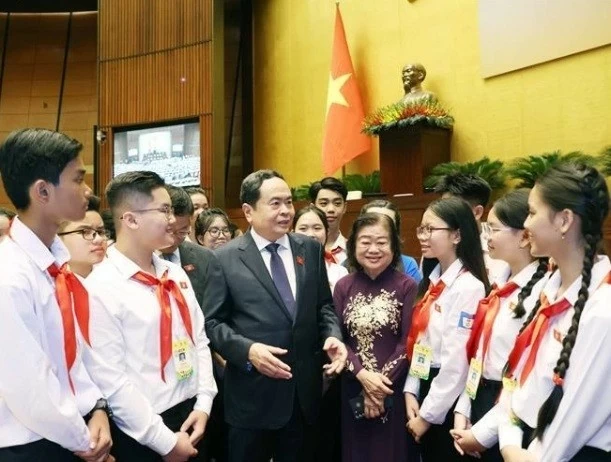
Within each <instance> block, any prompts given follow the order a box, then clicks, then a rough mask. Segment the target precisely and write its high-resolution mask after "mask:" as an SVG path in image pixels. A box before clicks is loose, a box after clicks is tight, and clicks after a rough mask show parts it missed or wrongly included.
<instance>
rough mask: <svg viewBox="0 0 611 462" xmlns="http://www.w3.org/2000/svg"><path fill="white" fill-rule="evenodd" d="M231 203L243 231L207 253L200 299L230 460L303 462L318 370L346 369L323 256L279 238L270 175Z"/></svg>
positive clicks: (251, 180)
mask: <svg viewBox="0 0 611 462" xmlns="http://www.w3.org/2000/svg"><path fill="white" fill-rule="evenodd" d="M240 201H241V202H242V210H243V211H244V215H245V216H246V219H247V220H248V222H249V224H250V230H249V231H248V232H247V233H246V234H245V235H244V236H242V237H240V238H238V239H235V240H233V241H231V242H230V243H229V244H227V245H225V246H223V247H221V248H219V249H218V250H217V251H216V252H215V254H216V258H215V259H214V261H213V262H211V264H210V265H211V266H210V276H209V278H208V280H207V282H206V295H205V297H206V298H205V302H204V310H205V314H206V330H207V333H208V336H209V338H210V341H211V344H212V347H213V349H214V350H215V351H218V352H219V354H220V355H221V356H222V357H223V358H225V359H226V360H227V367H226V370H225V382H224V386H225V418H226V420H227V423H228V424H229V460H230V461H232V462H241V461H245V460H249V461H253V462H258V461H269V460H270V458H273V459H274V461H279V462H284V461H297V460H307V459H308V455H307V451H306V449H307V448H309V447H312V446H313V445H312V444H311V442H309V441H308V438H309V436H310V435H311V433H312V432H311V431H310V430H311V426H312V424H313V423H314V422H315V420H316V417H317V415H318V411H319V405H320V399H321V391H322V374H321V371H322V369H323V368H324V369H325V372H326V373H327V374H329V375H333V374H337V373H339V372H341V371H342V369H343V367H344V364H345V362H346V348H345V346H344V344H343V343H342V341H341V338H342V337H341V330H340V327H339V323H338V320H337V317H336V315H335V313H334V310H333V303H332V298H331V292H330V289H329V283H328V280H327V274H326V268H325V263H324V259H323V250H324V249H323V248H322V246H321V245H320V244H319V243H318V242H316V241H315V240H314V239H310V238H308V237H306V236H301V235H293V234H291V235H289V234H288V232H289V230H290V228H291V224H292V221H293V216H294V214H295V210H294V208H293V203H292V197H291V191H290V189H289V187H288V185H287V184H286V182H285V181H284V179H283V178H282V176H281V175H280V174H279V173H277V172H274V171H272V170H259V171H257V172H254V173H252V174H250V175H249V176H248V177H246V178H245V179H244V181H243V182H242V187H241V190H240ZM323 351H324V352H326V354H327V356H328V357H329V360H330V363H329V364H325V365H324V366H323V362H324V361H323Z"/></svg>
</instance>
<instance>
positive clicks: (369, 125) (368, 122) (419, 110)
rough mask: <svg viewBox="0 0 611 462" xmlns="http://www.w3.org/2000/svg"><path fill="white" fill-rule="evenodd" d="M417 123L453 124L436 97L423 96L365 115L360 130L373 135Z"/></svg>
mask: <svg viewBox="0 0 611 462" xmlns="http://www.w3.org/2000/svg"><path fill="white" fill-rule="evenodd" d="M419 123H423V124H425V125H430V126H433V127H440V128H446V129H449V128H451V127H452V126H453V125H454V117H452V116H451V115H450V114H449V113H448V111H446V110H445V109H444V108H443V107H442V106H441V104H440V103H439V101H438V100H437V98H434V97H425V98H420V99H416V100H414V101H410V102H399V103H394V104H391V105H389V106H385V107H383V108H380V109H378V110H377V111H376V112H374V113H373V114H370V115H368V116H367V117H365V120H364V122H363V129H362V132H363V133H365V134H367V135H369V136H375V135H379V134H380V133H381V132H383V131H386V130H392V129H393V128H403V127H406V126H409V125H416V124H419Z"/></svg>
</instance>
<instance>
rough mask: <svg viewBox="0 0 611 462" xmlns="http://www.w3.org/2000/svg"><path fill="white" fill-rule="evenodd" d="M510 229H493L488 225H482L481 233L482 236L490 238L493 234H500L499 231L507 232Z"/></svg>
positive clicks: (505, 227)
mask: <svg viewBox="0 0 611 462" xmlns="http://www.w3.org/2000/svg"><path fill="white" fill-rule="evenodd" d="M509 229H511V228H509V227H507V226H504V227H502V228H495V227H493V226H490V224H488V223H482V233H483V234H484V236H492V235H493V234H496V233H500V232H501V231H507V230H509Z"/></svg>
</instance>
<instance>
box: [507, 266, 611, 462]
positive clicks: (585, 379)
mask: <svg viewBox="0 0 611 462" xmlns="http://www.w3.org/2000/svg"><path fill="white" fill-rule="evenodd" d="M610 270H611V263H609V259H608V258H607V257H605V256H601V257H598V258H597V261H596V263H595V264H594V266H593V268H592V278H591V281H590V286H589V291H590V295H589V297H588V301H587V302H586V306H585V308H584V310H583V313H582V317H581V321H580V323H579V331H578V334H577V340H576V342H575V345H574V347H573V351H572V354H571V358H570V367H569V369H568V371H567V373H566V376H565V379H564V387H563V389H564V397H563V398H562V401H561V403H560V407H559V409H558V412H557V413H556V416H555V418H554V420H553V422H552V424H551V425H550V426H549V427H548V428H547V431H546V432H545V434H544V437H543V444H539V443H538V442H535V443H534V444H533V445H532V448H530V449H531V450H532V451H533V452H536V453H537V454H538V456H539V458H540V460H541V461H545V462H561V461H568V460H570V459H571V458H572V457H573V456H574V455H575V454H576V453H577V452H578V451H579V450H580V449H581V448H582V447H583V446H594V447H598V448H601V449H604V450H605V451H609V450H611V400H610V399H607V395H608V383H609V380H608V373H609V369H610V367H611V349H610V348H609V346H608V342H609V340H610V337H609V335H610V332H611V314H610V312H609V299H610V296H611V289H610V287H609V286H608V285H606V284H604V285H602V286H601V281H603V279H604V277H605V276H606V275H607V273H608V272H609V271H610ZM560 284H561V279H560V272H559V271H556V272H555V273H554V274H553V275H552V276H551V277H550V279H549V281H548V282H547V283H546V284H545V287H544V288H543V293H544V294H545V296H546V297H547V299H548V300H549V301H550V303H554V302H556V301H558V300H560V299H562V298H566V299H567V300H568V301H569V302H570V303H571V305H574V304H575V302H576V301H577V297H578V292H579V289H580V288H581V276H579V277H578V278H577V279H576V280H575V281H574V282H573V283H572V284H571V285H570V286H569V288H568V289H567V290H566V291H565V292H564V294H562V296H560V297H558V296H557V293H558V289H559V288H560ZM573 314H574V310H573V308H572V307H571V308H569V309H568V310H567V311H565V312H564V313H562V314H560V315H558V316H556V317H555V318H554V319H552V320H551V322H550V324H549V329H548V330H547V332H546V333H545V336H544V337H543V339H542V340H541V344H540V346H539V351H538V353H537V358H536V360H535V364H534V367H533V369H532V371H531V372H530V374H529V376H528V378H527V379H526V381H525V382H524V385H523V386H521V387H518V388H516V389H515V390H514V391H513V393H511V395H510V397H509V398H508V399H507V402H508V403H510V407H509V406H501V409H500V410H501V411H502V412H501V414H500V416H499V419H500V425H499V445H500V447H501V449H503V448H504V447H506V446H514V445H515V446H518V447H521V445H522V433H523V432H522V430H521V429H520V428H519V427H518V426H517V425H514V424H513V423H512V422H511V420H510V411H513V413H515V415H516V416H517V417H519V418H520V419H521V420H522V421H524V422H525V423H526V424H527V425H528V426H530V427H532V428H534V427H536V426H537V415H538V413H539V409H540V408H541V406H542V405H543V403H544V402H545V401H546V400H547V398H548V397H549V395H550V394H551V392H552V389H553V388H554V383H553V381H552V378H553V370H554V367H555V366H556V363H557V361H558V358H559V356H560V351H561V350H562V343H561V342H562V339H563V338H564V336H565V335H566V333H567V331H568V329H569V327H570V325H571V321H572V318H573ZM529 353H530V348H527V349H526V350H525V351H524V353H523V354H522V358H521V359H520V361H519V362H518V366H517V368H516V371H515V374H514V375H515V377H518V378H519V377H520V375H521V372H522V369H523V367H524V364H525V362H526V359H527V358H528V355H529ZM504 394H505V393H504ZM577 429H578V431H577Z"/></svg>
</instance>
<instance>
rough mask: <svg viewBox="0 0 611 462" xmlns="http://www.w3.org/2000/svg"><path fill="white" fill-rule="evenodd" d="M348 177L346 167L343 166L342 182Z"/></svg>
mask: <svg viewBox="0 0 611 462" xmlns="http://www.w3.org/2000/svg"><path fill="white" fill-rule="evenodd" d="M345 177H346V166H345V165H342V180H343V179H344V178H345Z"/></svg>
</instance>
